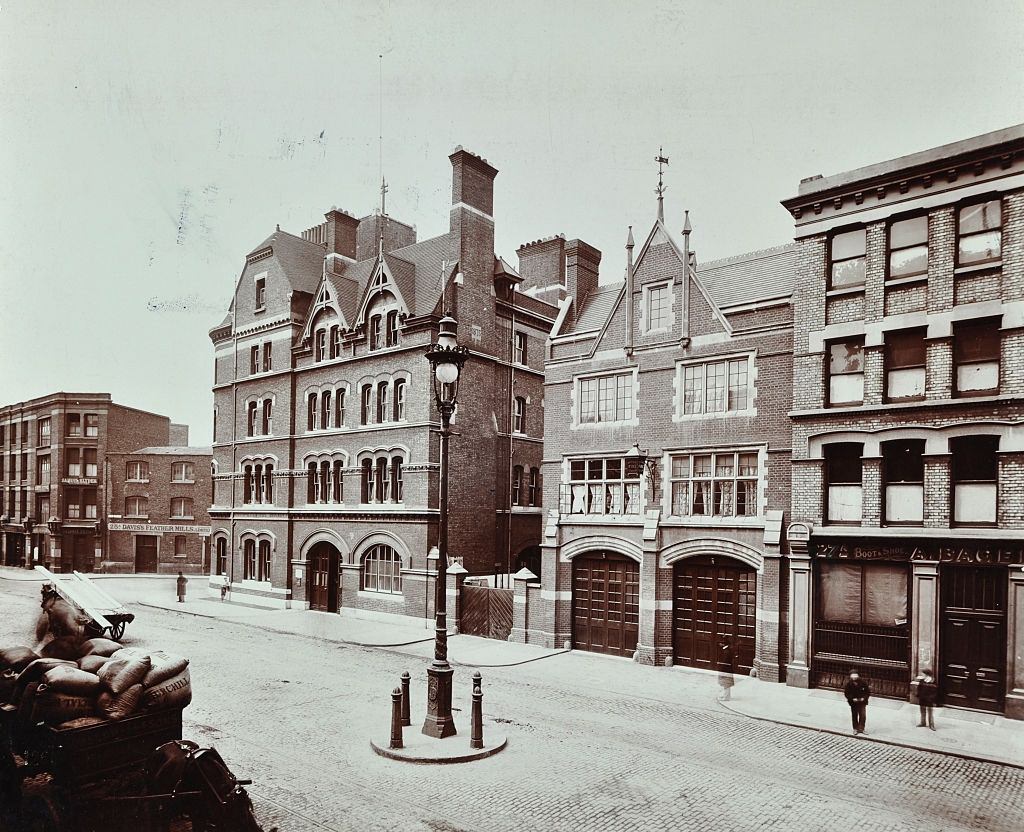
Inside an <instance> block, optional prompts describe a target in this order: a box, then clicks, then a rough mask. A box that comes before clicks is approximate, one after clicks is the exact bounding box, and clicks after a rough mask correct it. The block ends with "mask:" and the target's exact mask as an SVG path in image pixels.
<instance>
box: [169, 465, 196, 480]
mask: <svg viewBox="0 0 1024 832" xmlns="http://www.w3.org/2000/svg"><path fill="white" fill-rule="evenodd" d="M195 474H196V469H195V466H194V465H193V464H192V463H191V462H175V463H174V464H173V465H172V466H171V482H195V479H196V476H195Z"/></svg>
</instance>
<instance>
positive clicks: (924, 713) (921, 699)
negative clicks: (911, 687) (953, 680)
mask: <svg viewBox="0 0 1024 832" xmlns="http://www.w3.org/2000/svg"><path fill="white" fill-rule="evenodd" d="M938 697H939V686H938V685H936V684H935V677H933V676H932V672H931V671H930V670H926V671H924V673H922V674H921V678H920V679H919V680H918V682H917V704H918V705H920V706H921V721H920V722H919V723H918V724H917V727H918V728H924V727H925V724H927V725H928V727H929V728H931V729H932V730H933V731H934V730H935V714H934V710H935V701H936V699H938Z"/></svg>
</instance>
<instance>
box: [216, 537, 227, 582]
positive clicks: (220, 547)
mask: <svg viewBox="0 0 1024 832" xmlns="http://www.w3.org/2000/svg"><path fill="white" fill-rule="evenodd" d="M216 547H217V567H216V568H217V574H218V575H227V574H228V541H227V538H224V537H218V538H217V543H216Z"/></svg>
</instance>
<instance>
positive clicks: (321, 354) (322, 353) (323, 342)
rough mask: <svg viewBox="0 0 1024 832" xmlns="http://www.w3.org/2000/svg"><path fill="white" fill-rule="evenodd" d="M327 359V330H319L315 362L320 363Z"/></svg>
mask: <svg viewBox="0 0 1024 832" xmlns="http://www.w3.org/2000/svg"><path fill="white" fill-rule="evenodd" d="M325 358H327V330H325V329H318V330H317V331H316V352H315V358H314V360H316V361H318V362H319V361H323V360H324V359H325Z"/></svg>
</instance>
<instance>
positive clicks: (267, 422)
mask: <svg viewBox="0 0 1024 832" xmlns="http://www.w3.org/2000/svg"><path fill="white" fill-rule="evenodd" d="M273 432H274V402H273V401H272V400H271V399H264V400H263V435H264V436H270V434H272V433H273Z"/></svg>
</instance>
